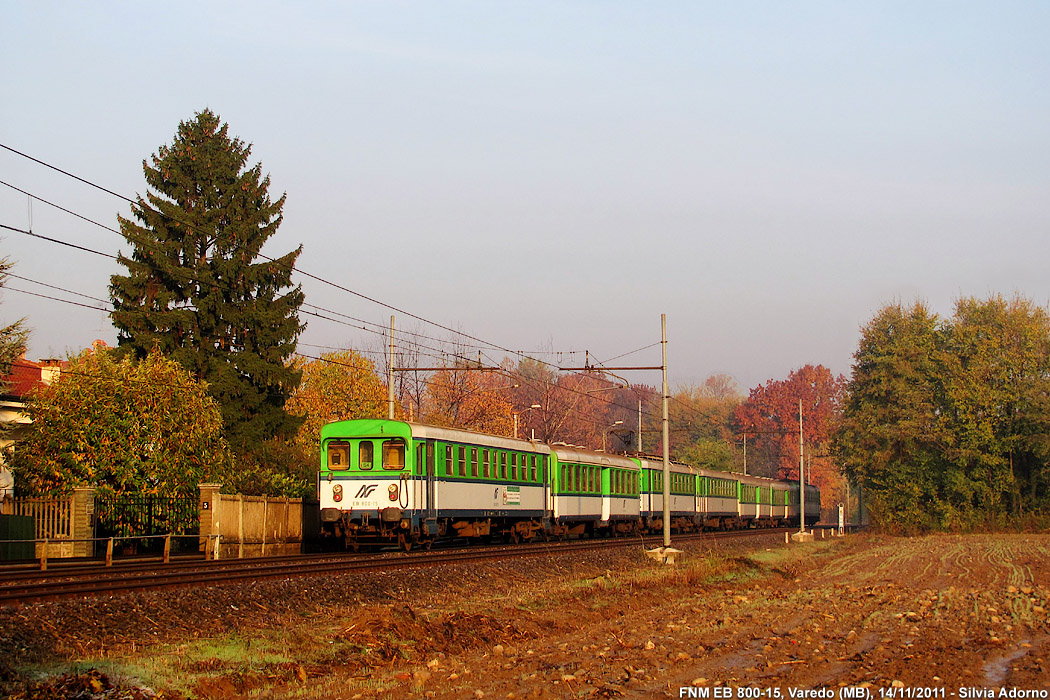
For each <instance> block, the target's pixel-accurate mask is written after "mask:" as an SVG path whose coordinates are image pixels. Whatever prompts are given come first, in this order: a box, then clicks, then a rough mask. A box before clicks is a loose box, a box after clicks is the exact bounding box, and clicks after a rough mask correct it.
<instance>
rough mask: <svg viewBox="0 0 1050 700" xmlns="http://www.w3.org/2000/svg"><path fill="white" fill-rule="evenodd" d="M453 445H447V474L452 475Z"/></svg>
mask: <svg viewBox="0 0 1050 700" xmlns="http://www.w3.org/2000/svg"><path fill="white" fill-rule="evenodd" d="M452 465H453V460H452V445H445V476H452V469H453V466H452Z"/></svg>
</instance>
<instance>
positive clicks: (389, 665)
mask: <svg viewBox="0 0 1050 700" xmlns="http://www.w3.org/2000/svg"><path fill="white" fill-rule="evenodd" d="M1048 610H1050V535H1042V534H1040V535H974V536H933V537H922V538H888V537H880V536H870V535H856V536H851V537H848V538H844V539H834V540H825V541H820V540H818V541H816V542H814V543H812V544H807V545H790V546H786V545H784V543H783V539H782V536H781V537H780V538H778V537H776V536H772V537H770V536H766V537H764V538H763V537H758V536H756V537H754V538H751V539H750V540H749V541H748V542H747V543H746V544H743V545H742V544H741V543H740V542H739V541H734V542H733V543H731V544H728V545H719V546H713V545H705V546H692V547H688V548H687V553H686V558H685V561H684V562H683V563H682V564H680V565H679V566H676V567H668V566H660V565H657V564H654V563H651V562H650V561H649V560H648V559H647V558H646V557H645V556H644V553H643V552H642V551H641V548H640V547H628V548H624V549H619V550H616V551H615V553H602V554H600V555H593V556H592V555H588V556H587V557H585V558H581V559H575V560H572V561H565V560H559V559H555V558H548V557H540V558H536V559H529V560H514V561H507V562H504V563H503V564H499V565H490V566H485V567H469V568H468V567H462V568H458V567H441V568H440V569H428V570H425V571H411V572H398V571H390V572H387V573H384V574H381V575H377V576H372V577H337V578H334V579H332V578H328V579H296V580H290V581H284V582H278V583H276V584H264V583H259V584H253V585H252V586H248V587H240V588H237V589H231V588H230V587H226V588H215V589H208V590H207V591H194V592H186V591H176V592H166V593H153V594H141V595H137V596H132V597H127V598H122V599H116V598H113V599H107V600H101V601H81V602H79V603H54V604H47V605H40V606H34V607H32V608H23V609H20V610H16V611H11V610H4V611H0V636H3V635H5V634H6V639H0V656H2V657H3V658H5V659H8V660H9V664H8V665H7V667H4V666H0V696H3V695H4V693H5V692H6V693H7V694H8V695H10V696H12V697H15V698H45V697H79V698H85V699H86V700H87V699H94V698H135V699H138V698H149V697H167V698H182V697H194V698H216V699H218V698H222V699H223V700H225V699H228V698H241V697H243V698H284V697H295V698H330V699H336V698H341V699H344V700H361V699H364V698H464V699H469V698H473V699H476V700H480V699H482V698H539V699H542V698H591V697H597V698H668V697H707V698H772V699H776V698H785V699H788V698H792V697H802V696H799V695H797V691H800V690H803V689H816V690H820V689H830V693H831V694H830V695H828V694H825V695H822V696H821V695H809V696H806V697H809V698H820V697H834V698H842V697H860V698H869V699H871V700H881V698H883V697H895V698H927V697H932V698H977V697H1007V696H1006V695H999V691H1000V689H1001V688H1002V689H1005V690H1006V692H1010V690H1011V689H1015V690H1020V691H1042V690H1046V689H1050V663H1048V660H1050V612H1048ZM48 626H50V627H51V628H52V629H50V630H49V629H48ZM40 674H49V675H43V676H42V675H40ZM726 686H729V687H731V688H732V689H726ZM856 687H863V688H867V691H860V692H861V693H863V694H862V695H860V696H850V695H847V694H843V693H842V692H841V690H840V689H842V688H856ZM716 688H717V689H716ZM973 688H982V689H983V688H990V689H994V692H995V694H994V695H993V696H987V695H982V694H979V693H977V692H976V691H974V690H968V689H973ZM926 689H931V690H926ZM846 692H847V693H849V692H851V691H848V690H847V691H846ZM1013 697H1018V695H1017V694H1016V692H1015V694H1014V695H1013ZM1029 697H1050V693H1048V694H1046V695H1039V694H1038V693H1037V694H1036V695H1029Z"/></svg>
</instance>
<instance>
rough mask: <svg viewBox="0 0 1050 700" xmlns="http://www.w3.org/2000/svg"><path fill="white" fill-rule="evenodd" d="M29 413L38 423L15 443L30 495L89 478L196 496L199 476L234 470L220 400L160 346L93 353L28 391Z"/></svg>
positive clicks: (121, 490)
mask: <svg viewBox="0 0 1050 700" xmlns="http://www.w3.org/2000/svg"><path fill="white" fill-rule="evenodd" d="M26 413H27V414H28V415H29V417H30V418H31V419H32V422H31V423H30V424H29V426H27V428H26V429H25V433H24V437H23V438H22V439H21V440H20V441H19V442H18V443H17V444H16V445H15V449H14V454H13V458H12V471H13V472H14V473H15V477H16V483H17V484H18V488H19V490H20V491H21V492H22V493H23V494H24V495H27V496H57V495H61V494H65V493H69V492H70V491H71V490H72V489H73V487H75V486H79V485H81V484H90V485H94V486H95V487H96V489H97V493H98V494H99V495H100V496H113V495H123V494H162V495H166V496H187V497H192V496H195V495H196V493H197V485H198V484H199V483H200V482H202V481H209V480H215V479H219V480H222V479H223V478H224V477H225V476H226V475H227V474H228V472H229V470H230V465H231V458H230V452H229V448H228V445H227V443H226V440H225V439H224V438H223V433H222V427H223V426H222V414H221V412H220V410H219V407H218V405H217V404H216V402H215V400H214V399H213V398H212V397H211V396H209V395H208V393H207V391H206V389H205V387H204V385H203V384H201V383H200V382H199V381H197V380H196V379H194V378H193V377H191V376H190V375H189V374H188V373H187V372H186V371H185V370H184V369H183V368H182V367H181V366H180V365H179V364H178V363H177V362H175V361H173V360H169V359H167V358H165V357H164V356H162V355H161V354H160V353H159V352H153V353H149V354H148V355H146V357H145V358H143V359H142V360H135V359H133V358H130V357H125V358H123V359H120V360H118V359H117V357H116V356H115V354H114V353H113V352H112V351H108V350H88V351H85V352H84V353H82V354H81V355H79V356H78V357H76V358H73V359H72V360H71V361H70V364H69V368H68V370H64V371H63V372H62V374H61V376H60V378H59V379H58V381H57V382H55V383H54V384H52V385H51V386H49V387H46V388H43V389H40V390H38V391H36V392H35V393H33V394H32V395H30V396H29V398H28V399H27V402H26Z"/></svg>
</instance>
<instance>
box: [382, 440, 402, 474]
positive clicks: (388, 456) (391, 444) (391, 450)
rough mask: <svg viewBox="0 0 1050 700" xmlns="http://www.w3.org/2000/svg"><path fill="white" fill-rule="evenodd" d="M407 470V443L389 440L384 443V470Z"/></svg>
mask: <svg viewBox="0 0 1050 700" xmlns="http://www.w3.org/2000/svg"><path fill="white" fill-rule="evenodd" d="M404 468H405V443H403V442H401V441H400V440H387V441H386V442H384V443H383V469H404Z"/></svg>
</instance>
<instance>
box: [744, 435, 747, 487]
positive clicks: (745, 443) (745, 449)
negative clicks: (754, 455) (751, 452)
mask: <svg viewBox="0 0 1050 700" xmlns="http://www.w3.org/2000/svg"><path fill="white" fill-rule="evenodd" d="M744 476H747V431H746V430H745V431H744Z"/></svg>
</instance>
